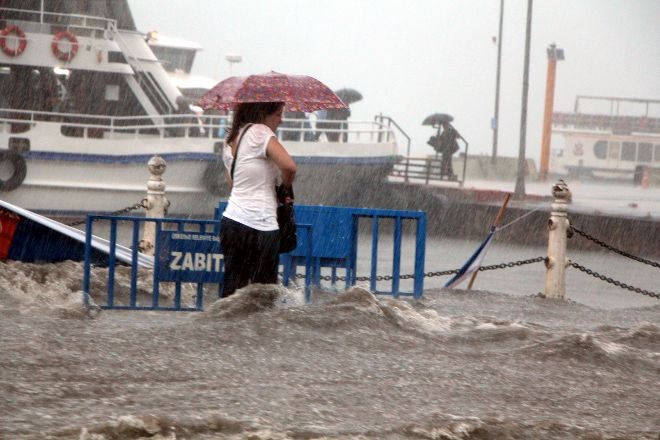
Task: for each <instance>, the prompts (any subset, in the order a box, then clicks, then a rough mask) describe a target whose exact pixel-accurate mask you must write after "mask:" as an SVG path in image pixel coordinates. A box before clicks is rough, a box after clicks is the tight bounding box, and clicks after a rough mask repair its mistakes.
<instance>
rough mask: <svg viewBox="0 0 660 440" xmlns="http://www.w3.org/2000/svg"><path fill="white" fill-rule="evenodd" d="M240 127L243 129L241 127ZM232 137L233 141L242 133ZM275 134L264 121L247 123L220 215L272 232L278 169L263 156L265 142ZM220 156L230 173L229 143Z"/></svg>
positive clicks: (274, 226)
mask: <svg viewBox="0 0 660 440" xmlns="http://www.w3.org/2000/svg"><path fill="white" fill-rule="evenodd" d="M243 130H244V129H243ZM243 130H241V132H240V133H239V134H238V136H237V137H236V141H237V142H238V139H239V138H240V137H241V134H243ZM272 137H276V136H275V133H273V131H272V130H271V129H270V128H268V127H267V126H266V125H264V124H254V125H251V126H250V127H249V129H248V131H247V132H246V133H245V135H244V136H243V139H242V140H241V145H240V146H239V147H238V154H237V161H236V167H235V169H234V182H233V183H234V185H233V187H232V189H231V194H230V196H229V201H228V202H227V208H226V209H225V212H224V214H223V216H224V217H227V218H229V219H231V220H234V221H236V222H238V223H241V224H244V225H246V226H249V227H251V228H254V229H257V230H260V231H274V230H276V229H279V228H278V226H277V198H276V196H275V185H276V184H277V178H278V176H279V174H280V170H279V168H278V167H277V165H275V163H274V162H273V161H272V160H271V159H269V158H268V156H267V155H266V148H267V146H268V141H270V139H271V138H272ZM222 159H223V161H224V164H225V168H226V169H227V173H230V174H231V165H232V162H233V161H234V157H233V156H232V153H231V146H230V145H229V144H227V145H226V146H225V148H224V151H223V154H222Z"/></svg>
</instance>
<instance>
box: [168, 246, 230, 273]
mask: <svg viewBox="0 0 660 440" xmlns="http://www.w3.org/2000/svg"><path fill="white" fill-rule="evenodd" d="M170 256H171V257H172V261H171V262H170V269H172V270H192V271H197V272H200V271H206V272H220V260H222V254H205V253H199V252H177V251H172V252H171V253H170Z"/></svg>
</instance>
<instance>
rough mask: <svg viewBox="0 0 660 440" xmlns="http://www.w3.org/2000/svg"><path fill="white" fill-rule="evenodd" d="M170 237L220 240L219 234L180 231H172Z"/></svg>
mask: <svg viewBox="0 0 660 440" xmlns="http://www.w3.org/2000/svg"><path fill="white" fill-rule="evenodd" d="M172 238H173V239H174V240H195V241H214V242H217V243H219V242H220V237H219V236H217V235H208V234H185V233H182V232H174V233H172Z"/></svg>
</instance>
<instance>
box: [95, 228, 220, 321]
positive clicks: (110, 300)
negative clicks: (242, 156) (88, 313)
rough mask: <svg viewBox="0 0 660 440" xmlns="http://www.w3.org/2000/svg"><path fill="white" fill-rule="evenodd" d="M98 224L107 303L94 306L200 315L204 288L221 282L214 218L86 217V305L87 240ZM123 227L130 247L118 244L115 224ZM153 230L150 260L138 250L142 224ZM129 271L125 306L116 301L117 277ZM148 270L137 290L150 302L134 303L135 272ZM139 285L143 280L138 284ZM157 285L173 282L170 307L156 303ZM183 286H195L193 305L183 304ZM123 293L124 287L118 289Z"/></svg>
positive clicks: (159, 290)
mask: <svg viewBox="0 0 660 440" xmlns="http://www.w3.org/2000/svg"><path fill="white" fill-rule="evenodd" d="M100 220H104V221H107V222H109V240H108V242H107V243H108V244H107V252H108V261H107V262H108V279H107V289H106V290H107V301H106V303H105V304H98V305H99V306H100V307H101V308H104V309H129V310H171V311H172V310H174V311H201V310H203V301H204V284H205V283H213V284H214V285H215V286H218V285H219V283H220V282H221V281H222V273H223V272H222V269H223V265H222V262H223V261H222V253H221V250H220V241H219V238H218V226H219V222H217V221H215V220H183V219H154V218H140V217H118V216H103V215H94V216H88V217H87V228H86V241H85V265H84V275H83V295H84V301H85V303H86V304H89V297H90V287H91V265H92V259H91V256H92V246H91V243H92V237H93V231H94V223H95V222H98V221H100ZM120 224H127V225H128V226H129V229H130V231H131V239H130V242H131V245H130V247H129V248H124V247H122V246H119V245H118V243H117V241H118V240H117V235H118V226H119V225H120ZM146 224H151V225H153V226H154V227H155V232H156V243H155V247H154V257H148V256H145V255H143V254H140V253H139V252H138V247H139V242H140V230H141V226H144V225H146ZM121 265H124V266H129V267H130V282H129V292H128V298H122V300H123V301H124V303H122V304H117V302H116V292H115V290H116V289H115V287H116V284H115V282H116V274H117V269H118V267H119V266H121ZM140 268H146V269H153V273H152V276H151V282H150V283H148V285H147V287H144V286H142V291H149V292H151V295H150V301H149V304H141V303H138V293H139V291H140V289H139V287H140V286H138V279H139V269H140ZM143 282H145V281H144V280H143ZM161 283H171V284H173V289H174V294H173V299H172V303H171V304H169V305H163V304H162V303H161ZM182 283H193V284H195V285H196V292H195V296H194V301H195V302H194V304H187V305H184V304H182V297H181V293H182ZM123 290H125V289H123Z"/></svg>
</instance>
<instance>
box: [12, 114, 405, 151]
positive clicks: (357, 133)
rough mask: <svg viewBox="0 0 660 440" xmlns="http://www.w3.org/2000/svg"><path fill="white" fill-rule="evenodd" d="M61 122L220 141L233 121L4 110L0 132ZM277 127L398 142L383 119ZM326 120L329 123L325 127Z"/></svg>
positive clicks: (66, 127) (287, 133)
mask: <svg viewBox="0 0 660 440" xmlns="http://www.w3.org/2000/svg"><path fill="white" fill-rule="evenodd" d="M42 122H43V123H56V124H58V125H59V126H60V127H61V128H60V131H61V133H62V134H63V135H64V136H68V137H89V138H99V137H105V136H106V133H107V136H110V137H111V136H112V134H114V133H118V134H122V135H133V136H134V137H136V138H137V137H140V136H141V135H149V136H150V137H154V136H156V135H159V136H160V137H163V138H165V137H208V138H214V139H218V140H219V141H221V140H222V139H223V138H224V136H225V135H226V132H227V130H228V129H229V126H230V124H231V119H230V117H228V116H226V115H209V114H202V115H197V114H192V113H191V114H172V115H157V116H148V115H143V116H104V115H90V114H81V113H63V112H44V111H30V110H17V109H7V108H0V131H2V132H7V133H8V132H11V133H14V134H18V133H21V132H25V131H27V130H28V129H29V128H31V127H34V126H35V125H36V124H38V123H42ZM283 122H285V123H286V124H283V125H282V126H280V127H279V128H278V130H277V134H278V137H279V138H280V140H282V141H283V142H287V141H299V142H339V143H383V142H394V141H395V140H396V139H395V136H394V132H393V131H392V129H391V128H389V127H387V125H385V124H383V123H381V122H379V121H359V120H356V121H336V120H317V121H310V120H307V119H305V120H303V119H285V120H284V121H283ZM324 124H326V125H324Z"/></svg>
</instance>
